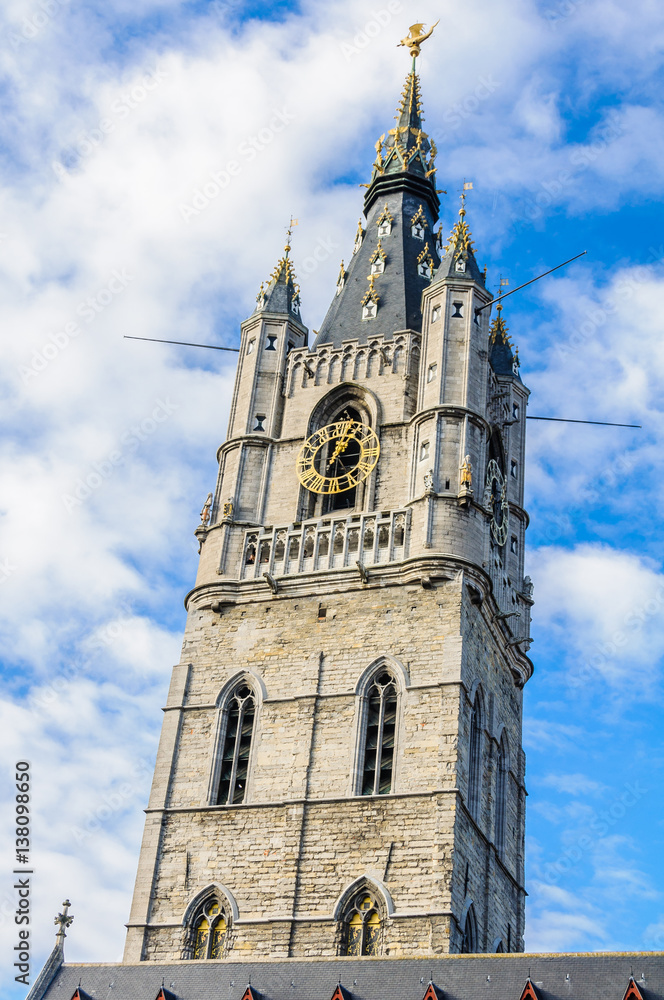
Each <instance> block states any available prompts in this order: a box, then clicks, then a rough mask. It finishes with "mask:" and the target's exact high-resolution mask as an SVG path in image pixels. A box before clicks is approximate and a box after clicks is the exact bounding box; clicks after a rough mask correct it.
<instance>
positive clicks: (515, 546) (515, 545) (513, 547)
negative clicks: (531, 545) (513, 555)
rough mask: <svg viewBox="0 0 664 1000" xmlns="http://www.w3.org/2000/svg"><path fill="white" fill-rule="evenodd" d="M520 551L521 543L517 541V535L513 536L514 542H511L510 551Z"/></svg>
mask: <svg viewBox="0 0 664 1000" xmlns="http://www.w3.org/2000/svg"><path fill="white" fill-rule="evenodd" d="M518 550H519V543H518V541H517V537H516V535H512V540H511V542H510V551H512V552H518Z"/></svg>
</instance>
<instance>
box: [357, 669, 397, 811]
mask: <svg viewBox="0 0 664 1000" xmlns="http://www.w3.org/2000/svg"><path fill="white" fill-rule="evenodd" d="M396 723H397V685H396V682H395V680H394V677H393V676H392V674H391V673H389V671H387V670H383V671H381V672H380V673H379V674H378V675H377V676H376V678H375V679H374V681H373V683H372V684H371V687H370V688H369V691H368V692H367V718H366V729H365V735H364V754H363V760H362V795H387V794H389V792H391V791H392V774H393V770H394V741H395V735H396Z"/></svg>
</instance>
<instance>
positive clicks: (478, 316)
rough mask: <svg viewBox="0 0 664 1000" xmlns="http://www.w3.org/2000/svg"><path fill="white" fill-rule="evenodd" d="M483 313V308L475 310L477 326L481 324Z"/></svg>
mask: <svg viewBox="0 0 664 1000" xmlns="http://www.w3.org/2000/svg"><path fill="white" fill-rule="evenodd" d="M481 315H482V310H481V309H476V310H475V326H479V325H480V316H481Z"/></svg>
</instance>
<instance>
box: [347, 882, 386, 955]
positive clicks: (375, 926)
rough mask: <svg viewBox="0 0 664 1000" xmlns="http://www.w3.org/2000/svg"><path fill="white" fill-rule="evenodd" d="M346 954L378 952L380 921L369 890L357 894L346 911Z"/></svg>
mask: <svg viewBox="0 0 664 1000" xmlns="http://www.w3.org/2000/svg"><path fill="white" fill-rule="evenodd" d="M345 924H346V948H345V951H346V954H347V955H378V954H380V932H381V926H382V921H381V918H380V910H379V908H378V904H377V902H376V900H375V899H374V897H373V895H372V894H371V893H370V892H367V890H366V889H363V890H362V891H361V892H359V893H358V894H357V896H356V897H355V899H354V900H353V902H352V903H351V905H350V907H349V908H348V910H347V912H346V918H345Z"/></svg>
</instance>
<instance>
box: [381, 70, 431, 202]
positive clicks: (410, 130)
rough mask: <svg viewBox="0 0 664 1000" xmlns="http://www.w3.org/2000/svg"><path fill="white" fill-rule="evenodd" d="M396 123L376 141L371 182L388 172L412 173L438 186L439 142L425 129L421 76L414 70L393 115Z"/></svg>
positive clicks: (407, 80)
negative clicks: (436, 178) (437, 162)
mask: <svg viewBox="0 0 664 1000" xmlns="http://www.w3.org/2000/svg"><path fill="white" fill-rule="evenodd" d="M394 117H395V119H396V123H397V124H396V126H395V127H394V128H391V129H390V130H389V132H387V134H383V135H381V137H380V139H379V140H378V142H377V143H376V159H375V160H374V164H373V174H372V177H371V181H372V183H373V182H374V181H375V180H377V179H378V178H379V177H383V176H385V175H386V174H388V175H389V174H399V173H403V172H406V173H410V174H414V175H416V176H419V177H424V178H426V179H427V180H429V181H430V183H431V185H432V187H435V176H436V167H435V159H436V152H437V150H436V144H435V142H434V141H433V140H429V136H428V135H427V134H426V132H424V131H423V129H422V124H423V122H424V119H423V117H422V98H421V95H420V78H419V76H418V75H417V73H415V71H414V70H413V71H411V72H410V73H409V74H408V76H407V77H406V83H405V86H404V89H403V93H402V95H401V101H400V103H399V107H398V108H397V113H396V115H395V116H394Z"/></svg>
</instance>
